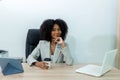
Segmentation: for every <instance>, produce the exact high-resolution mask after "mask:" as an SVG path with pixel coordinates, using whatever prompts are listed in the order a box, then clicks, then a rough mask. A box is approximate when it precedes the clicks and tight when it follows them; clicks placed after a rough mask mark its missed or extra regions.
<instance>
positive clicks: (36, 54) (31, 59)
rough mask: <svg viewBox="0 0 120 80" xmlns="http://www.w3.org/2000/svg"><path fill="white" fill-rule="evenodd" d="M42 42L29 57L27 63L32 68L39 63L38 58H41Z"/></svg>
mask: <svg viewBox="0 0 120 80" xmlns="http://www.w3.org/2000/svg"><path fill="white" fill-rule="evenodd" d="M40 54H41V53H40V42H39V44H38V45H37V47H36V48H35V49H34V50H33V51H32V53H31V54H30V55H29V56H28V58H27V62H28V64H29V65H30V66H31V65H32V64H33V63H34V62H38V61H37V58H38V57H39V56H40Z"/></svg>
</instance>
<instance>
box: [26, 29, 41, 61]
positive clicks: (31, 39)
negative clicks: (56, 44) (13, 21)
mask: <svg viewBox="0 0 120 80" xmlns="http://www.w3.org/2000/svg"><path fill="white" fill-rule="evenodd" d="M39 40H40V32H39V29H29V30H28V33H27V38H26V50H25V52H26V59H27V58H28V56H29V54H31V52H32V51H33V50H34V48H35V47H36V46H37V44H38V43H39ZM37 60H38V61H41V56H39V58H38V59H37Z"/></svg>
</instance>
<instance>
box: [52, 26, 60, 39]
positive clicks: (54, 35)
mask: <svg viewBox="0 0 120 80" xmlns="http://www.w3.org/2000/svg"><path fill="white" fill-rule="evenodd" d="M61 34H62V31H61V29H60V27H59V26H58V25H57V24H54V26H53V29H52V31H51V37H52V39H56V38H57V37H60V36H61Z"/></svg>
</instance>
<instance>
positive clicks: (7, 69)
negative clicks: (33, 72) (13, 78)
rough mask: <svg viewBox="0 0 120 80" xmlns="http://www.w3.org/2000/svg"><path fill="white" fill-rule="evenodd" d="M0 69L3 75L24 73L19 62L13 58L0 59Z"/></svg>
mask: <svg viewBox="0 0 120 80" xmlns="http://www.w3.org/2000/svg"><path fill="white" fill-rule="evenodd" d="M0 67H1V72H2V73H3V75H11V74H17V73H22V72H24V70H23V67H22V64H21V62H20V60H18V59H13V58H0Z"/></svg>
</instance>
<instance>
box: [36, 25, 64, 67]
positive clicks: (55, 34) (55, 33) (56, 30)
mask: <svg viewBox="0 0 120 80" xmlns="http://www.w3.org/2000/svg"><path fill="white" fill-rule="evenodd" d="M61 34H62V31H61V29H60V27H59V26H58V25H57V24H55V25H54V27H53V30H52V31H51V37H52V40H51V42H50V51H51V55H54V51H55V47H56V44H57V43H58V44H60V45H61V46H62V47H63V48H64V47H65V43H64V41H63V39H62V38H61V37H60V36H61ZM35 66H37V67H39V68H41V69H48V63H46V62H43V61H41V62H35Z"/></svg>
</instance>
